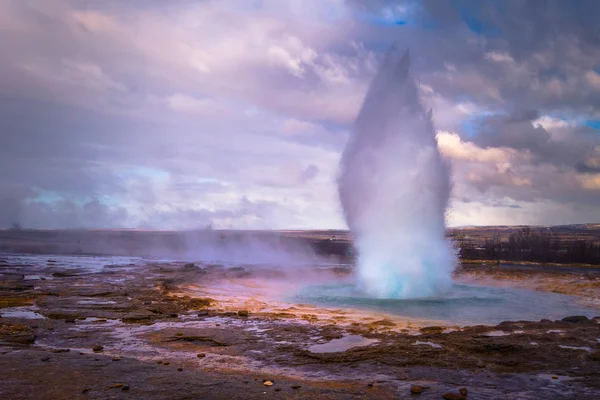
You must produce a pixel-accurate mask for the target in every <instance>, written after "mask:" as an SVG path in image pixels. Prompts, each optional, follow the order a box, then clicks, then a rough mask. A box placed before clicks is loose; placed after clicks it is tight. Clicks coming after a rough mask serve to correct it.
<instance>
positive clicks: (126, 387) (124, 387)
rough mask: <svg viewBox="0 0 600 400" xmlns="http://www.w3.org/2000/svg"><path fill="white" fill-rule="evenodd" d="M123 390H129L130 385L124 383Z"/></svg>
mask: <svg viewBox="0 0 600 400" xmlns="http://www.w3.org/2000/svg"><path fill="white" fill-rule="evenodd" d="M121 390H123V391H125V390H129V385H123V387H122V388H121Z"/></svg>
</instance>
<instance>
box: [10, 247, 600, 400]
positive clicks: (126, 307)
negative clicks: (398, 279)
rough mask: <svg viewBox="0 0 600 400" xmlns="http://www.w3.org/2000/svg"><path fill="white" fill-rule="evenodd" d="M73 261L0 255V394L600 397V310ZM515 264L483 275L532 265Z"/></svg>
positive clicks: (215, 270)
mask: <svg viewBox="0 0 600 400" xmlns="http://www.w3.org/2000/svg"><path fill="white" fill-rule="evenodd" d="M98 262H100V263H102V262H103V260H99V261H98ZM75 264H77V263H74V262H73V263H71V262H69V261H68V260H66V261H65V260H64V259H57V260H52V259H47V258H43V259H42V258H39V259H38V261H36V262H33V261H31V259H25V261H24V259H21V258H16V257H12V256H10V255H7V256H0V315H1V316H2V318H0V371H1V373H2V379H1V381H0V398H3V399H4V398H7V399H9V398H10V399H79V398H81V399H113V398H114V399H119V398H131V399H138V398H139V399H237V398H244V399H254V398H265V397H266V396H268V397H275V398H283V399H285V398H294V399H296V398H299V399H365V398H369V399H371V398H372V399H391V398H395V399H408V398H422V399H441V398H446V399H464V398H468V399H504V398H514V399H540V398H544V399H573V398H578V399H595V398H599V397H600V317H597V318H593V319H588V318H585V317H580V318H577V317H572V318H567V319H566V320H559V321H550V320H542V321H537V322H526V321H514V322H509V321H507V322H503V323H501V324H499V325H497V326H469V327H462V328H458V327H448V326H427V324H426V323H425V322H423V321H421V322H419V321H406V320H404V321H403V320H399V319H394V318H392V317H389V318H387V317H385V316H380V315H374V314H372V313H371V314H370V315H364V314H357V313H354V312H353V311H350V310H323V309H319V308H318V307H312V306H310V305H287V306H286V305H283V304H266V303H265V302H264V301H263V300H262V299H259V298H256V299H244V300H243V301H236V299H235V296H234V295H230V296H229V297H228V296H227V294H226V293H221V294H220V295H214V294H215V293H214V292H211V291H210V290H208V289H206V293H203V290H205V289H203V288H209V287H210V286H211V282H217V281H224V280H226V281H228V282H233V283H235V282H236V279H248V278H253V276H252V275H253V274H254V272H252V271H251V270H249V269H248V268H243V267H239V266H238V267H232V268H227V267H223V266H219V265H203V264H186V263H174V262H147V261H143V260H139V259H136V260H131V263H128V262H126V261H125V260H120V262H119V263H114V262H113V263H112V264H111V263H109V262H108V261H107V265H106V266H101V267H100V268H97V267H94V268H91V267H89V266H86V265H84V266H83V267H77V266H75ZM328 273H334V274H342V275H343V274H344V273H346V271H343V270H337V271H335V270H334V271H330V272H328ZM260 274H265V275H264V277H262V278H264V279H266V277H273V276H276V275H277V274H278V272H277V271H262V272H260ZM482 274H483V273H482ZM515 274H520V272H519V273H515ZM515 274H513V275H510V274H509V275H508V276H506V277H504V278H500V277H498V276H496V277H495V279H494V280H495V281H496V282H497V283H498V282H502V281H504V282H505V283H506V282H508V283H510V282H509V281H510V280H511V279H514V280H515V282H522V281H525V280H528V281H536V279H538V276H539V274H540V273H539V271H535V272H534V273H527V272H526V273H525V274H528V275H526V276H521V277H520V278H517V277H516V275H515ZM483 277H484V275H480V274H479V272H476V271H475V272H474V271H470V272H462V275H461V276H460V279H474V280H475V279H483ZM490 277H491V278H494V273H490V274H488V275H487V277H486V279H488V278H490ZM255 278H259V279H261V276H257V277H255ZM491 278H490V279H491ZM530 278H531V279H530ZM549 279H553V280H554V281H553V282H554V283H556V284H559V283H560V285H559V286H560V287H569V288H572V287H575V286H576V285H577V284H578V283H577V282H576V281H578V280H579V277H577V278H576V277H575V276H574V275H569V276H568V277H567V278H559V277H557V276H553V277H551V278H549ZM561 279H562V280H561ZM586 279H587V278H586ZM539 281H540V282H544V280H543V279H540V280H539ZM561 282H562V283H561ZM594 282H595V281H594ZM225 287H227V286H225ZM565 290H567V289H565ZM569 290H570V289H569ZM562 293H566V292H565V291H562ZM594 293H596V292H594ZM203 294H204V295H203ZM206 295H210V296H212V297H206ZM213 295H214V296H213ZM598 314H599V315H600V311H599V312H598ZM328 347H329V348H328ZM324 351H329V352H324ZM465 393H466V394H465Z"/></svg>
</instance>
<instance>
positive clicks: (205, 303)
mask: <svg viewBox="0 0 600 400" xmlns="http://www.w3.org/2000/svg"><path fill="white" fill-rule="evenodd" d="M214 302H215V300H213V299H211V298H208V297H204V298H202V297H200V298H193V299H189V300H188V301H187V302H186V303H185V304H184V306H185V308H186V309H188V310H199V309H202V308H206V307H209V306H210V305H211V304H213V303H214Z"/></svg>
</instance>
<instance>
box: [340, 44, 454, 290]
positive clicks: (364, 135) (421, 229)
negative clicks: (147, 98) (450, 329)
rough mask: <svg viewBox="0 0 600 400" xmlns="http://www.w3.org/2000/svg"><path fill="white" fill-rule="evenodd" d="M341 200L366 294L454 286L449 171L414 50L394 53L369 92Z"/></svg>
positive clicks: (344, 167) (345, 164)
mask: <svg viewBox="0 0 600 400" xmlns="http://www.w3.org/2000/svg"><path fill="white" fill-rule="evenodd" d="M338 185H339V188H338V189H339V195H340V200H341V203H342V207H343V209H344V214H345V217H346V221H347V223H348V226H349V227H350V229H351V230H352V231H353V233H354V235H355V245H356V247H357V249H358V253H359V256H358V265H357V280H358V282H357V283H358V286H359V289H360V290H362V291H364V292H366V293H367V294H369V295H370V296H374V297H381V298H386V297H393V298H414V297H427V296H431V295H434V294H436V293H439V292H441V291H444V290H446V289H448V288H449V286H450V285H451V282H452V280H451V273H452V269H453V267H454V264H455V258H456V255H455V253H454V250H453V248H452V246H451V244H450V242H449V241H448V240H447V239H446V238H445V221H446V218H445V217H446V208H447V206H448V200H449V195H450V174H449V168H448V166H447V165H446V163H445V162H444V161H443V160H442V158H441V156H440V153H439V150H438V147H437V142H436V140H435V129H434V127H433V122H432V119H431V112H429V113H427V112H425V110H424V109H423V106H422V104H421V101H420V98H419V94H418V89H417V85H416V83H415V81H414V79H413V78H412V77H411V75H410V59H409V55H408V52H406V53H405V54H404V55H403V54H402V53H401V52H400V51H399V50H398V49H396V48H394V49H392V50H391V51H390V52H389V54H388V55H387V57H386V59H385V60H384V62H383V64H382V66H381V67H380V69H379V71H378V73H377V75H376V76H375V78H374V80H373V82H372V83H371V86H370V88H369V90H368V92H367V95H366V97H365V100H364V102H363V105H362V108H361V110H360V112H359V114H358V117H357V119H356V121H355V124H354V129H353V132H352V135H351V137H350V139H349V141H348V144H347V145H346V148H345V150H344V153H343V155H342V159H341V163H340V177H339V181H338Z"/></svg>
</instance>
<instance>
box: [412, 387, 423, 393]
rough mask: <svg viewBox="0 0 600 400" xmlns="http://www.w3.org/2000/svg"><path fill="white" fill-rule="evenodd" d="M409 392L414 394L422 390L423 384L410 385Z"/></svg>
mask: <svg viewBox="0 0 600 400" xmlns="http://www.w3.org/2000/svg"><path fill="white" fill-rule="evenodd" d="M410 392H411V393H414V394H420V393H422V392H423V386H421V385H412V386H411V387H410Z"/></svg>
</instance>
